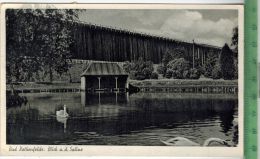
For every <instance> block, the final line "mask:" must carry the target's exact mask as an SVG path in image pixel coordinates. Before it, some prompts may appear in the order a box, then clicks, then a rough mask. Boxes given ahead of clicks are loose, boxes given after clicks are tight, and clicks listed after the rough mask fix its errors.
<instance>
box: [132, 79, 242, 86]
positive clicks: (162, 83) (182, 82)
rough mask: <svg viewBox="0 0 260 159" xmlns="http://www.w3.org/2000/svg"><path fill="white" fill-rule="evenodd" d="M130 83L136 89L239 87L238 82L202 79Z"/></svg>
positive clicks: (134, 81) (133, 81)
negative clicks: (179, 86)
mask: <svg viewBox="0 0 260 159" xmlns="http://www.w3.org/2000/svg"><path fill="white" fill-rule="evenodd" d="M130 83H131V84H132V85H133V86H136V87H172V86H178V85H182V86H194V85H198V86H218V85H223V86H237V85H238V81H237V80H212V79H200V80H188V79H160V80H143V81H137V80H131V81H130Z"/></svg>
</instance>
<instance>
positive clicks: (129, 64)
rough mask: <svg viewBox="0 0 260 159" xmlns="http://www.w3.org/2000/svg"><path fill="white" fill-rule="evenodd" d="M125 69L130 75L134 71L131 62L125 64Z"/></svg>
mask: <svg viewBox="0 0 260 159" xmlns="http://www.w3.org/2000/svg"><path fill="white" fill-rule="evenodd" d="M123 69H124V70H125V72H127V73H130V72H131V69H132V64H131V63H130V62H129V61H126V62H124V64H123Z"/></svg>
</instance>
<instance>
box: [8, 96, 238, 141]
mask: <svg viewBox="0 0 260 159" xmlns="http://www.w3.org/2000/svg"><path fill="white" fill-rule="evenodd" d="M23 95H25V96H27V98H28V101H29V102H28V103H27V104H26V105H23V106H21V107H12V108H9V109H8V110H7V143H8V144H73V145H163V144H162V143H161V142H160V139H168V138H172V137H177V136H182V137H186V138H188V139H190V140H192V141H195V142H197V143H200V144H202V143H203V142H204V140H206V139H207V138H209V137H218V138H222V139H224V140H227V142H228V143H229V144H230V145H232V146H234V145H236V142H237V131H236V128H235V125H236V123H237V122H236V121H237V113H238V112H237V109H238V101H237V98H236V97H233V96H232V95H231V96H226V95H225V97H221V95H219V96H218V95H212V96H205V95H193V96H192V95H187V94H179V95H178V94H167V93H143V94H142V93H137V94H132V95H128V94H102V93H101V94H95V95H93V94H92V95H91V94H84V93H81V94H80V93H49V94H47V93H34V94H23ZM61 104H66V105H67V108H68V113H69V115H70V117H69V118H68V119H67V120H64V119H59V118H56V116H55V113H56V110H60V109H62V107H61Z"/></svg>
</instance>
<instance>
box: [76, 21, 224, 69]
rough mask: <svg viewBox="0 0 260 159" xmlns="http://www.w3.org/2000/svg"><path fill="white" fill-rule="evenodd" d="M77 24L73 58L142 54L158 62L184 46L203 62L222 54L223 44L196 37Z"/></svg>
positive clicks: (108, 58)
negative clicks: (187, 39)
mask: <svg viewBox="0 0 260 159" xmlns="http://www.w3.org/2000/svg"><path fill="white" fill-rule="evenodd" d="M74 25H75V27H74V29H75V30H74V31H73V38H74V44H73V45H72V48H71V49H72V54H73V58H74V59H82V60H97V61H114V62H123V61H134V60H138V58H139V57H142V58H143V59H144V60H149V61H152V62H153V63H155V64H158V63H161V62H162V58H163V56H164V54H165V53H166V52H167V51H171V50H173V49H175V48H181V49H182V50H184V55H183V56H184V57H185V58H186V59H187V60H189V61H190V62H192V61H196V62H197V63H199V65H204V64H205V61H206V59H207V58H208V57H209V56H219V54H220V52H221V48H220V47H216V46H212V45H206V44H199V43H196V42H194V41H193V42H184V41H180V40H176V39H171V38H167V37H160V36H155V35H149V34H145V33H137V32H133V31H129V30H120V29H115V28H109V27H104V26H97V25H93V24H84V23H80V22H79V23H74ZM191 40H192V39H191Z"/></svg>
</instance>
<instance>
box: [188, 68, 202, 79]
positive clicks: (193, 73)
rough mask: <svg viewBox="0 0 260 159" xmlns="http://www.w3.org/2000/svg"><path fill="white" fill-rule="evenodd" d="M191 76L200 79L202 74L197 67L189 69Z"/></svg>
mask: <svg viewBox="0 0 260 159" xmlns="http://www.w3.org/2000/svg"><path fill="white" fill-rule="evenodd" d="M189 73H190V74H189V78H190V79H199V78H200V75H201V72H200V71H199V70H198V69H196V68H192V69H190V70H189Z"/></svg>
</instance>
